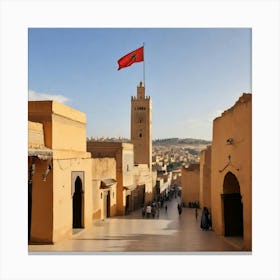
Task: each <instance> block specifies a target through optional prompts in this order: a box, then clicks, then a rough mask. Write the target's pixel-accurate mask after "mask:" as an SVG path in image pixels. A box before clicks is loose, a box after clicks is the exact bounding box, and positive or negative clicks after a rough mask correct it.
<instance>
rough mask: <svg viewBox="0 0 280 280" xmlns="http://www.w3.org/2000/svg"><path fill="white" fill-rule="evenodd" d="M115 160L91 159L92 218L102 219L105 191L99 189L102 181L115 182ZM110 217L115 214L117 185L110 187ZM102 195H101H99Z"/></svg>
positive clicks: (103, 215) (103, 216)
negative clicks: (112, 180)
mask: <svg viewBox="0 0 280 280" xmlns="http://www.w3.org/2000/svg"><path fill="white" fill-rule="evenodd" d="M116 177H117V176H116V160H115V158H93V159H92V205H93V210H92V218H93V219H104V218H105V209H104V208H105V207H106V195H107V193H106V190H102V189H100V185H101V180H102V179H115V180H116ZM109 190H110V202H111V203H110V204H111V205H110V216H111V217H113V216H115V215H116V213H117V195H116V194H117V184H116V183H115V184H113V185H112V186H111V187H110V189H109ZM101 194H102V195H101Z"/></svg>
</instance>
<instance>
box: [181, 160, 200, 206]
mask: <svg viewBox="0 0 280 280" xmlns="http://www.w3.org/2000/svg"><path fill="white" fill-rule="evenodd" d="M192 166H194V168H193V167H192ZM181 183H182V201H183V202H184V203H185V204H186V205H188V204H189V202H194V201H198V200H199V165H198V164H196V165H190V167H188V168H185V167H182V178H181Z"/></svg>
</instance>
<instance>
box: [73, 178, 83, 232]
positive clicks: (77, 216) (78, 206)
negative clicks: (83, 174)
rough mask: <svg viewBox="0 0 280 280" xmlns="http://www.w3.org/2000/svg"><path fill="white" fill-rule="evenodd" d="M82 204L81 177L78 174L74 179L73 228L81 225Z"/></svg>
mask: <svg viewBox="0 0 280 280" xmlns="http://www.w3.org/2000/svg"><path fill="white" fill-rule="evenodd" d="M82 205H83V188H82V181H81V178H80V177H79V176H78V177H77V178H76V181H75V192H74V195H73V228H81V227H82Z"/></svg>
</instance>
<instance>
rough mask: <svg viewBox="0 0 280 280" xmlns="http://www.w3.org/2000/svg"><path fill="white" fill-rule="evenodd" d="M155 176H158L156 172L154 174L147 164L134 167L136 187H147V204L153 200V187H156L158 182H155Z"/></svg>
mask: <svg viewBox="0 0 280 280" xmlns="http://www.w3.org/2000/svg"><path fill="white" fill-rule="evenodd" d="M153 175H154V176H156V172H154V173H152V172H151V171H150V169H149V167H148V165H147V164H139V165H136V166H134V169H133V178H134V184H135V185H136V186H140V185H145V192H146V193H145V203H146V202H148V201H151V200H152V199H153V187H155V185H156V180H154V181H153V178H154V177H153ZM155 178H156V177H155Z"/></svg>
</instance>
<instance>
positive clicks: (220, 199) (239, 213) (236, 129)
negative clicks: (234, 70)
mask: <svg viewBox="0 0 280 280" xmlns="http://www.w3.org/2000/svg"><path fill="white" fill-rule="evenodd" d="M211 206H212V207H211V208H212V222H213V229H214V231H215V232H216V233H218V234H221V235H224V236H241V237H243V243H244V250H251V249H252V95H251V94H243V95H242V96H241V97H240V98H239V100H238V101H237V102H236V103H235V105H234V106H233V107H231V108H230V109H228V110H226V111H225V112H224V113H223V114H222V115H221V116H220V117H218V118H216V119H215V120H214V122H213V142H212V158H211Z"/></svg>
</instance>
